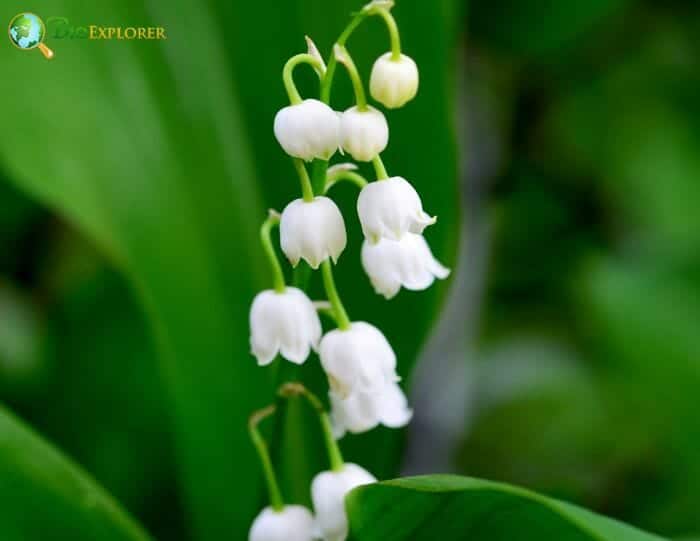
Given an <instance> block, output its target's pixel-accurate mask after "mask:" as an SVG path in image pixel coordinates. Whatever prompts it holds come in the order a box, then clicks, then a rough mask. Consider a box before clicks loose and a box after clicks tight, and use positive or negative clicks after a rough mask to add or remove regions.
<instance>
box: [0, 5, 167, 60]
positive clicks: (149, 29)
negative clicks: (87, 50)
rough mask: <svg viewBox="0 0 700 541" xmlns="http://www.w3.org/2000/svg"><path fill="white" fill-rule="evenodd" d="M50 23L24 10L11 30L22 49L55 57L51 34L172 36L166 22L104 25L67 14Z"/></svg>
mask: <svg viewBox="0 0 700 541" xmlns="http://www.w3.org/2000/svg"><path fill="white" fill-rule="evenodd" d="M47 23H48V29H47V25H46V24H45V23H44V21H43V20H42V19H41V17H39V16H38V15H36V14H34V13H29V12H27V13H20V14H19V15H15V16H14V17H13V18H12V20H11V21H10V26H9V27H8V29H7V30H8V34H9V36H10V41H11V42H12V44H13V45H14V46H15V47H17V48H18V49H20V50H22V51H29V50H31V49H39V50H40V51H41V52H42V53H43V55H44V56H45V57H46V58H47V59H48V60H51V59H52V58H53V57H54V52H53V51H52V50H51V49H49V48H48V47H47V46H46V45H45V44H44V39H45V38H46V36H47V34H49V35H50V37H51V39H70V40H74V39H77V40H91V41H92V40H94V41H104V40H127V41H131V40H149V41H153V40H158V41H159V40H164V39H168V37H167V36H166V34H165V28H163V27H162V26H146V27H144V26H102V25H96V24H89V25H85V26H74V25H72V24H70V22H69V21H68V19H67V18H66V17H49V18H48V19H47Z"/></svg>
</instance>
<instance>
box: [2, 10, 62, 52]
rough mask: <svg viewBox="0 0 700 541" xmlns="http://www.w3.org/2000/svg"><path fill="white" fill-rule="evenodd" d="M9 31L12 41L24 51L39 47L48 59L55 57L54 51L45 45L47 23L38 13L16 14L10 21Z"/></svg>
mask: <svg viewBox="0 0 700 541" xmlns="http://www.w3.org/2000/svg"><path fill="white" fill-rule="evenodd" d="M8 33H9V35H10V41H11V42H12V44H13V45H14V46H15V47H17V48H18V49H21V50H23V51H30V50H32V49H39V50H40V51H41V53H42V54H43V55H44V57H46V59H47V60H51V59H52V58H53V56H54V53H53V51H52V50H51V49H49V48H48V47H47V46H46V45H44V38H45V37H46V25H45V24H44V21H42V20H41V17H39V16H38V15H35V14H34V13H20V14H19V15H15V16H14V17H13V18H12V20H11V21H10V26H9V27H8Z"/></svg>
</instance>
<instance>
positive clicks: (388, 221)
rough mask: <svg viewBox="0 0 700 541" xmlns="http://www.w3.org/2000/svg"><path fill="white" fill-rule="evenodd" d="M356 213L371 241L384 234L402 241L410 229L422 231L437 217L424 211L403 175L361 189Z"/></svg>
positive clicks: (416, 193)
mask: <svg viewBox="0 0 700 541" xmlns="http://www.w3.org/2000/svg"><path fill="white" fill-rule="evenodd" d="M357 214H358V215H359V217H360V224H361V225H362V232H363V233H364V234H365V238H367V240H369V241H370V242H377V241H378V240H379V239H380V238H382V237H384V238H387V239H392V240H399V239H400V238H401V237H402V236H403V235H404V233H407V232H410V233H417V234H420V233H422V232H423V230H424V229H425V228H426V227H428V226H429V225H431V224H434V223H435V221H436V219H437V218H435V217H432V216H429V215H428V214H426V213H425V212H424V211H423V203H422V202H421V199H420V196H419V195H418V192H416V190H415V188H414V187H413V186H411V184H410V183H409V182H408V181H407V180H406V179H404V178H402V177H391V178H388V179H385V180H379V181H376V182H370V183H369V184H367V186H365V187H364V188H362V191H361V192H360V196H359V197H358V199H357Z"/></svg>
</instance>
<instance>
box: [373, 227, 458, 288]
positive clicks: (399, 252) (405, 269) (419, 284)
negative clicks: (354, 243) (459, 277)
mask: <svg viewBox="0 0 700 541" xmlns="http://www.w3.org/2000/svg"><path fill="white" fill-rule="evenodd" d="M362 266H363V267H364V269H365V272H366V273H367V275H368V276H369V279H370V281H371V282H372V285H373V286H374V290H375V291H376V292H377V293H379V294H380V295H384V297H386V298H387V299H391V298H392V297H394V296H395V295H396V294H397V293H398V292H399V289H401V287H402V286H403V287H405V288H406V289H410V290H412V291H419V290H422V289H427V288H429V287H430V286H431V285H432V284H433V282H434V281H435V278H439V279H440V280H442V279H445V278H447V277H448V276H449V274H450V269H448V268H446V267H444V266H443V265H442V264H441V263H440V262H439V261H438V260H437V259H435V257H434V256H433V253H432V252H431V251H430V246H428V243H427V242H426V240H425V239H424V238H423V235H417V234H415V233H405V234H404V235H403V237H401V239H400V240H390V239H385V238H381V239H379V240H378V241H377V242H376V243H372V242H370V241H368V240H365V242H364V244H363V245H362Z"/></svg>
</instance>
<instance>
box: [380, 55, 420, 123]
mask: <svg viewBox="0 0 700 541" xmlns="http://www.w3.org/2000/svg"><path fill="white" fill-rule="evenodd" d="M369 92H370V94H371V95H372V97H373V98H374V99H375V100H377V101H378V102H379V103H381V104H382V105H384V106H385V107H388V108H389V109H395V108H397V107H403V106H404V105H405V104H406V102H409V101H411V100H412V99H413V98H415V97H416V93H417V92H418V66H416V63H415V62H414V61H413V59H412V58H411V57H410V56H406V55H405V54H402V55H401V56H400V57H399V59H398V60H394V59H393V58H392V53H386V54H384V55H382V56H380V57H379V58H377V60H376V61H375V63H374V66H372V75H371V76H370V79H369Z"/></svg>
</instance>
